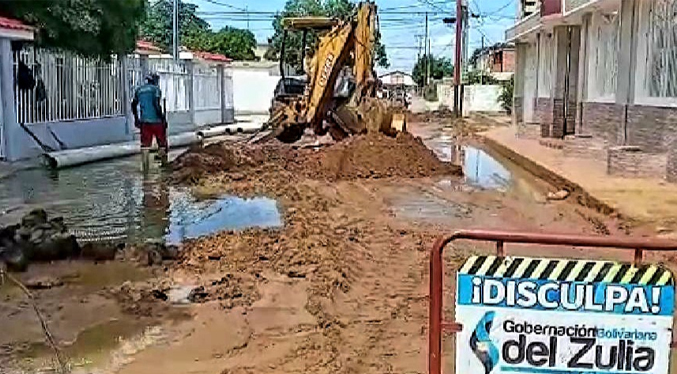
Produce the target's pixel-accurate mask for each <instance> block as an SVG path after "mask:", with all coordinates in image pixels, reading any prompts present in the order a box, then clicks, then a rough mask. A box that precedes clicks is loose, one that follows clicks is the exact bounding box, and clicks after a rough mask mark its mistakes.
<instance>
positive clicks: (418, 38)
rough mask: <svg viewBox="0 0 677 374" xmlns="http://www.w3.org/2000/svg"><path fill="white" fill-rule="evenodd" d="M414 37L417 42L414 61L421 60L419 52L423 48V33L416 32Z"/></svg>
mask: <svg viewBox="0 0 677 374" xmlns="http://www.w3.org/2000/svg"><path fill="white" fill-rule="evenodd" d="M415 37H416V44H418V59H417V60H416V61H420V60H421V52H422V50H423V35H420V34H417V35H415Z"/></svg>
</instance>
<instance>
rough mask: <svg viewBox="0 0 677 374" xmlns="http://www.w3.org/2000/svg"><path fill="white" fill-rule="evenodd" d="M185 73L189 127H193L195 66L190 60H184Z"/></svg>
mask: <svg viewBox="0 0 677 374" xmlns="http://www.w3.org/2000/svg"><path fill="white" fill-rule="evenodd" d="M186 71H187V72H188V113H189V115H190V126H191V127H195V65H194V64H193V61H192V60H186Z"/></svg>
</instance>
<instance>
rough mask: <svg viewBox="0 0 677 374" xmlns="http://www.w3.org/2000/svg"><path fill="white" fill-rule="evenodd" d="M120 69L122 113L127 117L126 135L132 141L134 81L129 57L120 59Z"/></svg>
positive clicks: (124, 56) (122, 56)
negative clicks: (131, 75)
mask: <svg viewBox="0 0 677 374" xmlns="http://www.w3.org/2000/svg"><path fill="white" fill-rule="evenodd" d="M118 69H120V77H121V80H122V82H121V84H122V113H123V114H124V116H125V120H126V126H125V134H127V136H128V137H129V138H130V139H131V138H132V137H133V136H132V135H133V134H134V129H133V126H134V120H133V119H132V110H131V109H132V108H131V102H132V101H131V97H132V92H131V90H132V84H131V83H132V81H131V79H130V75H129V57H128V56H126V55H121V56H120V58H119V59H118Z"/></svg>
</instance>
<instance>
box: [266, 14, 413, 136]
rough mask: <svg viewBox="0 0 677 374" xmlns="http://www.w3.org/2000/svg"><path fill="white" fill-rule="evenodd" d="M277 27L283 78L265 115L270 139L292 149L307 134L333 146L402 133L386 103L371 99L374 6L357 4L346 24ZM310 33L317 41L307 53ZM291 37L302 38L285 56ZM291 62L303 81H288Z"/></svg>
mask: <svg viewBox="0 0 677 374" xmlns="http://www.w3.org/2000/svg"><path fill="white" fill-rule="evenodd" d="M282 26H283V29H284V30H283V42H282V48H281V54H280V74H281V75H282V78H281V79H280V83H278V85H277V87H276V90H275V95H274V98H273V103H272V106H271V110H270V120H269V121H268V125H269V126H270V127H272V132H271V134H270V135H269V137H276V138H277V139H279V140H281V141H282V142H285V143H293V142H295V141H298V140H299V139H300V138H301V137H302V136H303V133H304V132H305V130H306V129H312V130H313V132H314V133H315V134H317V135H324V134H326V133H327V132H329V133H330V134H331V136H332V137H333V138H334V139H335V140H342V139H344V138H346V137H348V136H351V135H357V134H361V133H365V132H368V131H369V132H371V131H381V132H384V133H389V134H394V133H396V132H397V131H398V130H399V131H403V130H404V128H405V124H404V119H403V118H404V117H403V115H398V114H393V113H390V112H389V109H390V108H389V107H388V105H387V103H386V102H379V101H382V100H379V99H376V97H375V96H376V89H375V87H376V82H377V79H376V76H375V73H374V70H373V55H374V44H375V40H376V27H377V22H376V5H375V4H374V3H373V2H368V1H365V2H362V3H360V4H359V5H358V6H357V12H356V14H355V16H354V17H352V18H351V19H350V20H338V19H333V18H326V17H300V18H285V19H284V20H283V21H282ZM310 32H313V33H316V34H317V35H318V38H319V40H318V43H317V47H316V48H312V49H311V48H308V45H307V43H308V36H309V33H310ZM291 33H300V34H301V42H302V47H301V49H300V51H288V50H287V42H288V41H289V39H290V36H291ZM295 59H297V60H296V61H298V62H299V65H300V66H303V73H304V76H297V77H289V76H287V74H286V73H287V71H286V69H285V67H286V63H287V62H288V61H293V60H295ZM301 86H303V90H302V91H303V92H302V93H301ZM395 122H400V123H399V124H397V123H395Z"/></svg>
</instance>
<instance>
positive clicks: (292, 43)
mask: <svg viewBox="0 0 677 374" xmlns="http://www.w3.org/2000/svg"><path fill="white" fill-rule="evenodd" d="M354 13H355V3H353V2H351V1H350V0H287V3H286V4H285V6H284V10H283V11H282V12H281V13H279V14H278V15H277V16H276V17H275V19H274V20H273V28H274V29H275V33H274V34H273V37H272V38H271V39H270V49H269V50H268V51H267V52H266V56H265V58H266V59H268V60H273V61H274V60H279V59H280V52H281V51H282V39H283V31H284V30H283V28H282V19H284V18H287V17H305V16H316V17H332V18H338V19H343V20H346V19H349V18H350V17H352V16H353V14H354ZM317 42H318V37H317V34H316V33H314V32H309V33H308V36H307V39H306V43H307V46H308V47H310V48H314V47H315V46H316V45H317ZM302 46H303V33H301V32H290V33H288V35H287V41H286V46H285V62H287V63H288V64H289V65H290V66H291V67H292V68H294V69H296V70H297V71H301V70H302V66H303V64H302V62H301V56H302V52H303V51H301V49H302ZM375 49H376V50H375V63H376V64H377V65H378V66H380V67H384V68H387V67H389V66H390V63H389V62H388V56H387V54H386V48H385V46H384V45H383V44H382V43H381V35H380V34H377V36H376V47H375Z"/></svg>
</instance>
